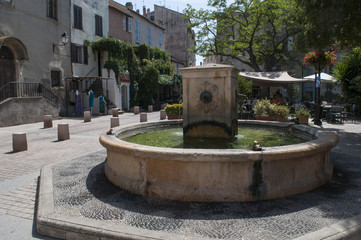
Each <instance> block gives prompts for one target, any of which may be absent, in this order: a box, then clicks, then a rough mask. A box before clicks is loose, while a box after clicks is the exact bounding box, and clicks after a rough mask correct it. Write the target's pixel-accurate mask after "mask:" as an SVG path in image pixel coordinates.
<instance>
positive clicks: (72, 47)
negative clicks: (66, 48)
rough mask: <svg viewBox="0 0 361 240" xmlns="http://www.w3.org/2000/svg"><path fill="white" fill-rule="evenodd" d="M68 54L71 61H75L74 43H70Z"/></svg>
mask: <svg viewBox="0 0 361 240" xmlns="http://www.w3.org/2000/svg"><path fill="white" fill-rule="evenodd" d="M70 55H71V62H76V48H75V44H74V43H71V44H70Z"/></svg>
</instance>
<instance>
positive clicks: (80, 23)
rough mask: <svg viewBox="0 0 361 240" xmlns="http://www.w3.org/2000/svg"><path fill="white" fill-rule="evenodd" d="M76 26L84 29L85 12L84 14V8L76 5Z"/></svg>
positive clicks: (74, 8)
mask: <svg viewBox="0 0 361 240" xmlns="http://www.w3.org/2000/svg"><path fill="white" fill-rule="evenodd" d="M73 10H74V28H77V29H80V30H83V14H82V8H81V7H79V6H77V5H74V7H73Z"/></svg>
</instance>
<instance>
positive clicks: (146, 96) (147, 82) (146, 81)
mask: <svg viewBox="0 0 361 240" xmlns="http://www.w3.org/2000/svg"><path fill="white" fill-rule="evenodd" d="M158 79H159V71H158V69H156V68H155V66H154V64H152V62H148V63H147V65H145V66H144V68H143V74H142V77H141V79H140V81H139V85H138V87H139V88H138V91H139V93H141V94H139V105H140V106H143V107H147V106H148V105H152V97H153V96H154V95H155V94H156V93H157V90H158Z"/></svg>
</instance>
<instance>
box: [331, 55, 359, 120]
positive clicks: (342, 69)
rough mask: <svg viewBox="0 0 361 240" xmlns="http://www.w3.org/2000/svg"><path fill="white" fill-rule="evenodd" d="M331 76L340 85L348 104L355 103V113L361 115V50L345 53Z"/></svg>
mask: <svg viewBox="0 0 361 240" xmlns="http://www.w3.org/2000/svg"><path fill="white" fill-rule="evenodd" d="M333 76H334V77H335V79H336V80H337V81H338V82H340V83H341V86H342V91H343V93H344V94H345V95H346V97H347V98H348V100H349V103H355V104H356V112H358V113H361V48H354V49H352V50H351V51H350V52H348V53H346V54H345V55H344V56H343V58H342V59H341V61H339V62H338V63H337V64H336V66H335V67H334V69H333Z"/></svg>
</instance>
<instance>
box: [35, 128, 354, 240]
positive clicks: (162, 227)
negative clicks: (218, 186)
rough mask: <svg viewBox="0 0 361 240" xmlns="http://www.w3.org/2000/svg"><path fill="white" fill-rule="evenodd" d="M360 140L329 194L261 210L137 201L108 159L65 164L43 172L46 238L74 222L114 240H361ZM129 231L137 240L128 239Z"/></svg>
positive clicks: (335, 157) (336, 154) (342, 157)
mask: <svg viewBox="0 0 361 240" xmlns="http://www.w3.org/2000/svg"><path fill="white" fill-rule="evenodd" d="M337 131H339V134H345V136H343V137H342V139H340V142H341V145H343V144H345V143H346V142H347V141H343V140H345V139H344V138H347V136H348V135H347V134H354V133H349V132H346V131H343V130H342V129H341V130H340V129H338V130H337ZM358 131H360V130H359V129H358ZM353 140H354V141H353V144H352V145H348V144H346V146H344V148H340V149H336V150H335V151H332V152H331V160H332V161H333V162H334V164H335V170H334V177H333V178H332V180H331V181H330V182H329V183H328V184H326V185H325V186H323V187H321V188H319V189H317V190H315V191H312V192H309V193H306V194H301V195H297V196H293V197H287V198H282V199H277V200H270V201H262V202H255V203H211V204H210V203H180V202H174V201H166V200H157V199H151V198H144V197H140V196H135V195H132V194H129V193H127V192H125V191H121V190H119V189H117V188H116V187H114V186H113V185H112V184H111V183H109V182H108V181H107V179H106V178H105V176H104V169H103V168H104V166H103V162H104V160H105V158H106V154H105V151H100V152H96V153H93V154H90V155H88V156H83V157H80V158H78V159H74V160H73V161H71V162H62V163H59V164H57V165H54V166H52V167H51V170H50V167H46V168H44V172H47V175H48V176H47V177H44V176H43V175H42V178H44V179H47V178H49V175H50V171H53V173H52V179H51V181H53V184H52V188H53V194H49V195H48V196H51V197H52V200H51V201H52V204H54V205H52V204H50V205H51V206H53V209H54V210H53V209H52V210H51V213H49V215H46V214H45V215H41V214H40V217H39V219H41V220H42V222H41V224H43V226H45V228H44V229H40V231H43V233H45V234H51V233H53V231H54V228H55V229H56V230H59V231H60V230H61V229H63V230H64V226H62V224H63V225H64V223H63V222H61V220H62V219H66V218H67V217H68V216H71V219H73V220H71V222H72V223H75V222H78V223H81V225H83V224H90V225H89V226H91V229H92V228H94V227H95V226H94V225H93V224H94V223H97V222H98V224H99V225H98V226H97V227H96V228H97V229H98V230H99V229H101V230H106V229H104V228H103V224H105V225H107V224H115V225H116V226H117V227H116V228H117V231H116V232H114V230H112V231H111V236H108V235H106V237H107V238H109V239H123V238H124V237H125V236H124V235H122V234H126V236H127V237H129V239H133V238H134V239H203V238H204V239H244V240H247V239H252V240H256V239H294V238H297V237H298V238H299V239H300V240H301V239H303V240H306V239H360V238H361V215H360V214H361V207H360V206H361V158H359V157H357V156H358V154H357V153H356V154H355V153H354V151H352V150H353V149H354V147H355V145H358V144H360V143H361V136H360V135H357V136H356V137H355V139H353ZM344 151H348V153H349V154H347V153H345V152H344ZM41 181H43V180H41ZM47 185H49V183H47ZM46 189H49V187H47V188H46ZM40 196H41V195H40ZM44 196H45V195H44ZM40 201H42V200H41V199H40ZM43 201H46V200H44V199H43ZM53 211H54V212H53ZM65 216H66V217H65ZM47 217H49V218H50V219H49V221H50V223H51V224H50V225H49V224H48V225H47V223H46V222H47V221H46V218H47ZM65 225H66V226H65V229H66V231H65V232H74V234H79V233H82V234H88V235H87V237H91V239H93V238H94V239H101V237H102V236H103V235H102V234H106V232H107V231H95V230H89V228H88V227H84V228H82V227H81V226H79V224H78V225H74V226H73V227H74V228H70V227H69V225H68V224H65ZM39 226H40V228H41V227H42V225H39ZM112 226H114V225H112ZM134 227H136V228H134ZM111 229H112V228H111ZM123 229H124V232H123ZM129 229H131V231H132V233H133V234H134V233H136V235H132V236H131V237H130V236H128V235H127V234H129V232H127V231H128V230H129ZM148 231H150V232H148ZM60 232H61V231H60ZM65 232H62V233H60V235H61V238H63V239H68V237H69V236H67V235H64V234H65ZM151 233H155V234H159V233H161V234H163V235H162V236H163V237H162V236H158V235H152V234H151ZM144 234H145V235H144ZM60 235H57V236H58V237H59V236H60ZM53 236H54V235H53Z"/></svg>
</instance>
